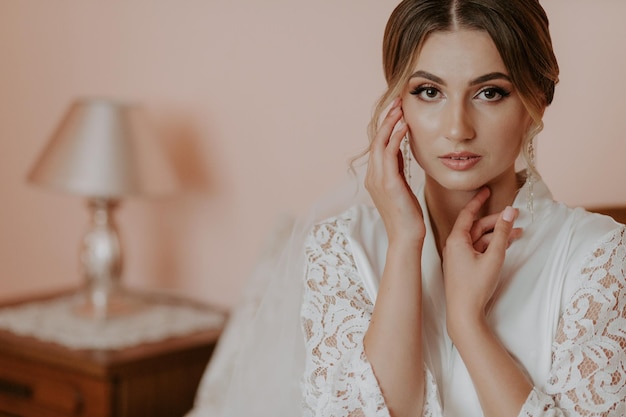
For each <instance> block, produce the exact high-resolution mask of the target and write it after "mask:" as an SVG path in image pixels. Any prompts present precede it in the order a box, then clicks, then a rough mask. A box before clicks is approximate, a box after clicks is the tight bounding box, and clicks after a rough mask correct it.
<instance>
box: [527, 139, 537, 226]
mask: <svg viewBox="0 0 626 417" xmlns="http://www.w3.org/2000/svg"><path fill="white" fill-rule="evenodd" d="M527 151H528V167H527V168H526V208H527V209H528V211H529V212H530V219H531V221H532V220H535V207H534V202H535V193H534V190H533V188H534V185H535V182H536V181H537V179H536V178H535V174H534V173H533V172H534V170H535V145H534V138H533V139H531V140H530V141H529V142H528V150H527Z"/></svg>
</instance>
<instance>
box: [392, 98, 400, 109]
mask: <svg viewBox="0 0 626 417" xmlns="http://www.w3.org/2000/svg"><path fill="white" fill-rule="evenodd" d="M398 104H400V97H396V98H395V99H394V100H393V101H392V102H391V107H397V106H398Z"/></svg>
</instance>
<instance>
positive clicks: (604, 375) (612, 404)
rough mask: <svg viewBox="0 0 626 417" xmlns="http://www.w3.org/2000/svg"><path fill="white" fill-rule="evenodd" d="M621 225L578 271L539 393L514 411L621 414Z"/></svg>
mask: <svg viewBox="0 0 626 417" xmlns="http://www.w3.org/2000/svg"><path fill="white" fill-rule="evenodd" d="M625 235H626V229H624V228H623V227H622V228H621V229H618V230H617V231H615V232H612V233H610V235H609V236H608V238H607V239H606V240H605V241H604V242H603V243H601V244H600V245H599V246H598V247H597V249H596V250H595V251H594V253H593V254H592V256H591V257H590V258H589V260H588V262H587V263H586V264H585V266H584V267H583V269H582V271H581V275H582V280H581V281H582V285H581V286H580V288H579V289H578V290H577V291H576V293H575V294H574V296H573V298H572V301H571V302H570V303H569V304H568V307H567V308H566V310H565V311H564V313H563V317H562V318H561V320H560V322H559V327H558V331H557V337H556V340H555V342H554V345H553V353H552V371H551V376H550V380H549V381H548V384H547V386H546V390H545V393H542V392H540V391H539V390H537V389H535V390H533V392H531V394H530V396H529V398H528V400H527V401H526V404H525V406H524V408H523V409H522V412H521V413H520V416H525V417H529V416H544V415H545V416H585V417H591V416H603V417H618V416H620V417H623V416H625V415H626V237H625Z"/></svg>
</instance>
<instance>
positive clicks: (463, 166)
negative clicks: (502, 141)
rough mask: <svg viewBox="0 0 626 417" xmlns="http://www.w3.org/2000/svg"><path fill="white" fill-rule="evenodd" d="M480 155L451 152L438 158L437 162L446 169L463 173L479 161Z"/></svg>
mask: <svg viewBox="0 0 626 417" xmlns="http://www.w3.org/2000/svg"><path fill="white" fill-rule="evenodd" d="M481 158H482V157H481V156H480V155H476V154H473V153H470V152H453V153H449V154H446V155H442V156H440V157H439V160H440V161H441V163H442V164H444V165H445V166H446V167H448V168H450V169H453V170H455V171H465V170H468V169H470V168H472V167H474V165H476V164H477V163H478V162H480V160H481Z"/></svg>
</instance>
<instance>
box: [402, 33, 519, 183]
mask: <svg viewBox="0 0 626 417" xmlns="http://www.w3.org/2000/svg"><path fill="white" fill-rule="evenodd" d="M402 108H403V111H404V119H405V121H406V122H407V124H408V126H409V132H410V138H411V148H412V150H413V154H414V156H415V159H416V160H417V162H418V163H419V164H420V165H421V166H422V168H423V169H424V171H425V173H426V181H427V184H428V183H429V182H432V181H433V180H434V181H436V183H438V184H439V185H440V186H442V187H443V188H446V189H450V190H463V191H469V190H476V189H478V188H480V187H481V186H483V185H496V183H498V182H500V181H505V180H508V181H511V180H512V179H514V178H515V160H516V158H517V156H518V155H519V152H520V147H521V144H522V140H523V138H524V136H525V134H526V132H527V131H528V129H529V126H530V123H531V118H530V116H529V114H528V112H527V111H526V109H525V107H524V105H523V104H522V101H521V100H520V97H519V96H518V94H517V92H516V91H515V88H514V86H513V84H512V82H511V80H510V78H509V74H508V71H507V69H506V67H505V65H504V63H503V62H502V59H501V58H500V54H499V53H498V50H497V49H496V46H495V44H494V43H493V41H492V40H491V37H490V36H489V35H488V34H487V33H486V32H482V31H475V30H460V31H454V32H436V33H433V34H431V35H430V36H429V37H428V38H427V39H426V41H425V42H424V45H423V48H422V50H421V52H420V55H419V57H418V59H417V63H416V65H415V68H414V70H413V72H412V76H411V78H410V79H409V81H408V85H407V88H406V90H405V92H404V93H403V96H402Z"/></svg>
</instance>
